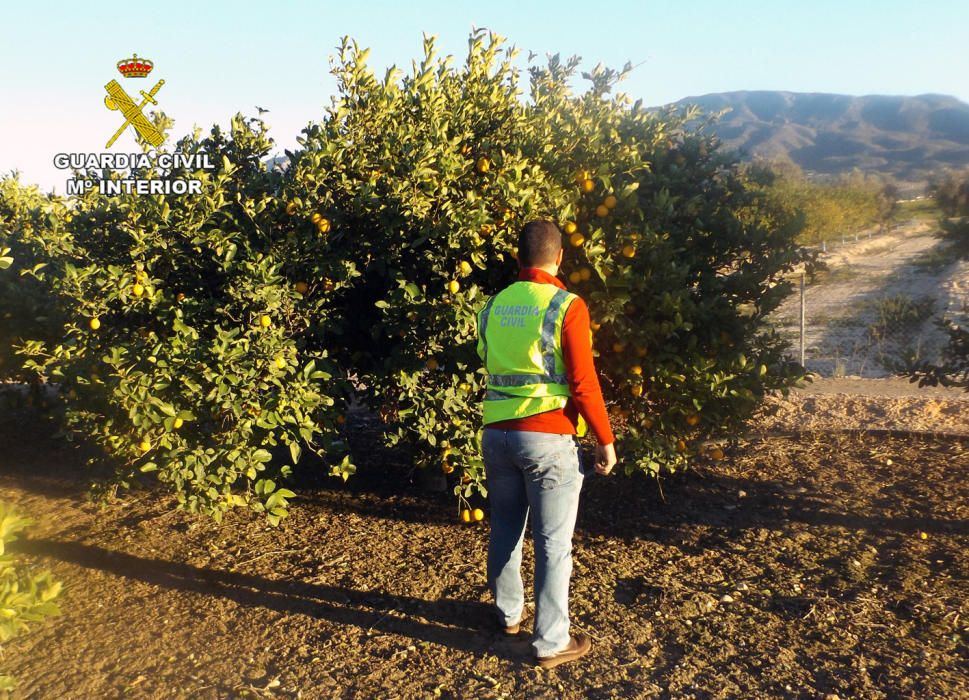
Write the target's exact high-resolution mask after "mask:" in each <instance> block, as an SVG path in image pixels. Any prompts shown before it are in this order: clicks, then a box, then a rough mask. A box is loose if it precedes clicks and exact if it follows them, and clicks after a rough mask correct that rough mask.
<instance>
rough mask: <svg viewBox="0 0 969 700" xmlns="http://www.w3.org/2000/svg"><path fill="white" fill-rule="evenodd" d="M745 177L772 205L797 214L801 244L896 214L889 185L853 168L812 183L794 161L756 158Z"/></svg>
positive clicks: (893, 192)
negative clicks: (847, 172) (800, 221)
mask: <svg viewBox="0 0 969 700" xmlns="http://www.w3.org/2000/svg"><path fill="white" fill-rule="evenodd" d="M748 176H749V177H750V179H751V181H752V182H753V183H755V184H756V185H757V186H759V187H760V188H762V189H763V191H764V192H765V193H766V194H767V196H768V197H769V198H770V199H771V200H772V201H773V203H774V205H775V206H776V207H778V208H779V209H781V210H784V211H787V212H790V213H791V214H793V215H795V216H798V217H800V218H801V219H802V221H803V223H804V230H803V232H802V233H801V237H800V238H801V242H802V243H817V242H820V241H822V240H826V239H827V240H830V239H832V238H837V237H840V236H842V235H853V234H855V233H858V232H859V231H862V230H865V229H868V228H871V227H873V226H883V225H884V224H885V223H887V222H888V221H889V220H890V219H891V217H892V215H893V214H894V213H895V208H896V206H897V201H898V189H897V188H896V187H895V185H894V184H892V183H891V182H885V181H884V180H883V179H881V178H877V177H871V176H865V175H863V174H861V173H858V172H855V173H852V174H851V175H847V176H844V177H841V178H838V179H836V180H833V181H830V182H816V181H813V180H810V179H808V178H807V177H806V176H805V175H804V173H802V172H801V170H800V168H798V167H797V165H795V164H794V163H793V162H789V161H755V162H753V163H751V164H750V165H749V166H748Z"/></svg>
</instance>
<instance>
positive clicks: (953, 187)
mask: <svg viewBox="0 0 969 700" xmlns="http://www.w3.org/2000/svg"><path fill="white" fill-rule="evenodd" d="M928 190H929V194H930V195H931V196H932V198H933V199H935V203H936V204H937V205H938V207H939V209H941V210H942V214H943V217H942V221H941V222H940V224H939V226H940V229H941V236H942V237H943V238H945V239H948V240H950V241H952V243H953V245H954V246H955V252H956V253H957V254H959V255H962V256H964V257H969V170H963V171H961V172H948V173H945V174H944V175H941V176H939V177H937V178H933V179H932V180H931V181H929V187H928Z"/></svg>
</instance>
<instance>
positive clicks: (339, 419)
mask: <svg viewBox="0 0 969 700" xmlns="http://www.w3.org/2000/svg"><path fill="white" fill-rule="evenodd" d="M346 422H347V419H346V418H344V417H343V416H342V415H340V416H337V417H336V424H337V425H343V424H344V423H346Z"/></svg>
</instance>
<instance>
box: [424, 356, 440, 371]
mask: <svg viewBox="0 0 969 700" xmlns="http://www.w3.org/2000/svg"><path fill="white" fill-rule="evenodd" d="M438 367H440V365H439V364H438V363H437V360H435V359H434V358H433V357H432V358H430V359H428V361H427V368H428V369H437V368H438Z"/></svg>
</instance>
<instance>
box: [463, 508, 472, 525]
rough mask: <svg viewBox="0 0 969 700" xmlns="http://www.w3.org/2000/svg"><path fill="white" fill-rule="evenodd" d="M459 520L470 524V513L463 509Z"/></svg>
mask: <svg viewBox="0 0 969 700" xmlns="http://www.w3.org/2000/svg"><path fill="white" fill-rule="evenodd" d="M461 520H462V521H464V522H466V523H470V522H471V511H470V510H468V509H467V508H465V509H464V510H462V511H461Z"/></svg>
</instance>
